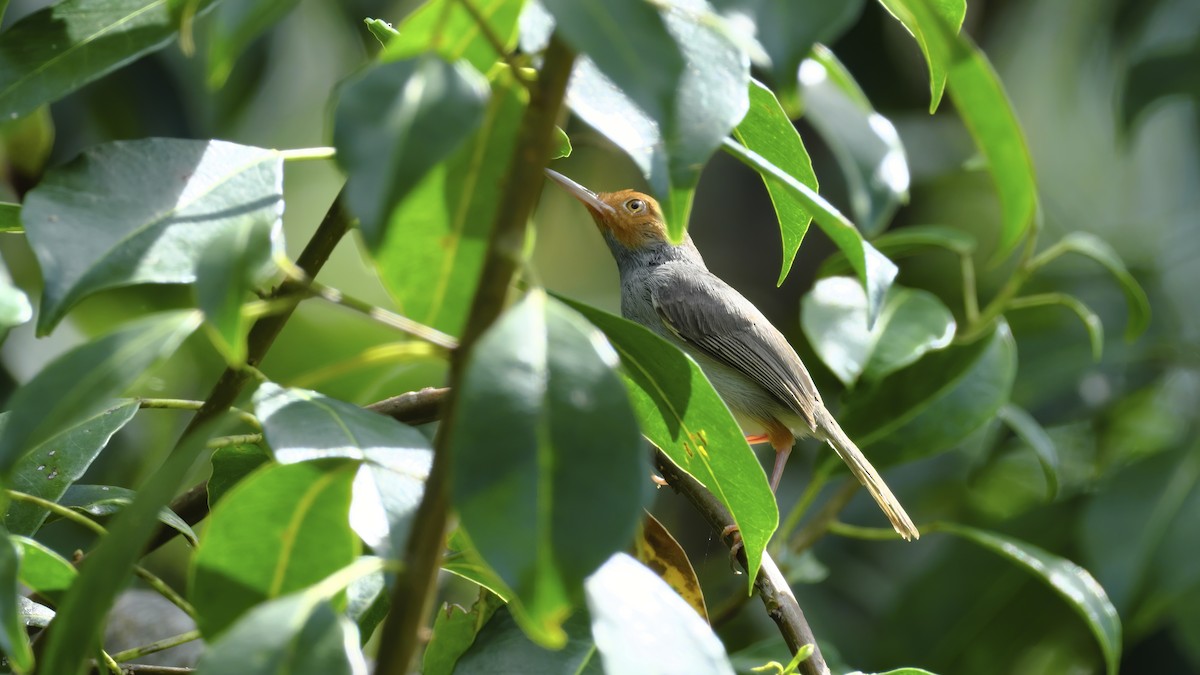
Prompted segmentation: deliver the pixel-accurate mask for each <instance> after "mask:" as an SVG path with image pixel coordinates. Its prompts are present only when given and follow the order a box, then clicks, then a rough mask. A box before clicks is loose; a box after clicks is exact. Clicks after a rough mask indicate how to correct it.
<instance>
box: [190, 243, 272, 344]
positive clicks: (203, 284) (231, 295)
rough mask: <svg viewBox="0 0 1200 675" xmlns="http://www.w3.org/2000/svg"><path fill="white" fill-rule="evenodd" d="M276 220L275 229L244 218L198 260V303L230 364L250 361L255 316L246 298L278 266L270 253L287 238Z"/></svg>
mask: <svg viewBox="0 0 1200 675" xmlns="http://www.w3.org/2000/svg"><path fill="white" fill-rule="evenodd" d="M281 223H282V221H277V226H275V227H272V228H270V229H268V228H265V227H261V226H260V223H256V222H245V223H242V224H241V226H240V227H237V228H236V229H228V230H224V231H222V232H220V233H218V234H217V235H216V236H214V237H213V238H212V239H211V240H210V241H209V242H208V243H207V244H206V245H205V246H204V249H203V250H202V251H201V252H200V256H199V259H198V260H197V261H196V283H195V292H196V306H197V307H198V308H200V310H201V311H203V312H204V316H205V319H207V321H206V322H205V326H206V327H208V329H209V330H208V334H209V336H210V338H211V339H212V342H213V346H215V347H216V348H217V351H218V352H220V353H221V355H222V356H224V357H225V361H226V363H228V364H229V365H231V366H235V367H237V366H241V365H243V364H245V362H246V335H247V333H249V332H250V323H251V322H250V317H249V316H247V315H246V314H245V313H244V312H243V311H242V303H244V302H245V301H246V298H247V296H248V295H249V294H250V292H251V291H252V290H254V289H255V288H256V287H257V286H259V284H260V282H261V281H263V279H264V276H265V274H264V272H266V271H267V270H271V269H273V267H272V266H270V265H269V263H268V259H269V257H270V254H271V251H273V250H278V248H277V246H276V245H275V242H276V241H282V235H281V234H280V232H281V231H280V230H279V229H278V224H281Z"/></svg>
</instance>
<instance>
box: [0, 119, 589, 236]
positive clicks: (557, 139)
mask: <svg viewBox="0 0 1200 675" xmlns="http://www.w3.org/2000/svg"><path fill="white" fill-rule="evenodd" d="M570 156H571V137H570V136H567V132H565V131H563V130H562V127H557V126H556V127H554V149H553V150H551V151H550V159H562V158H563V157H570ZM0 206H3V205H0ZM2 217H3V214H2V213H0V218H2Z"/></svg>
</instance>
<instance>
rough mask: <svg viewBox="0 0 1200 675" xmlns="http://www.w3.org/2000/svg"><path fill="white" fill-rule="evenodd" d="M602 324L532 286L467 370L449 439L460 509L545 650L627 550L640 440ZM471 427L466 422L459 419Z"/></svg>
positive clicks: (639, 474) (557, 641)
mask: <svg viewBox="0 0 1200 675" xmlns="http://www.w3.org/2000/svg"><path fill="white" fill-rule="evenodd" d="M616 365H617V356H616V353H615V352H613V350H612V348H611V347H610V346H609V345H608V344H607V342H606V341H605V340H604V338H603V336H601V335H600V333H599V332H598V331H596V329H595V328H593V327H592V326H591V325H589V324H588V323H587V322H586V321H584V320H583V318H582V317H580V316H579V315H578V314H576V313H575V312H573V311H572V310H570V309H568V308H567V307H565V306H564V305H562V304H561V303H559V302H557V301H552V300H548V299H547V298H546V295H545V293H544V292H543V291H541V290H537V289H535V290H532V291H530V292H529V293H528V294H527V295H526V296H525V298H523V299H522V300H521V301H520V302H518V303H517V304H516V305H514V306H513V307H511V308H510V309H509V310H508V311H507V312H505V313H504V314H503V315H502V316H501V317H500V319H499V320H497V322H496V323H495V324H494V325H493V326H492V327H491V328H489V329H488V330H487V331H486V332H485V333H484V335H483V336H482V337H481V338H480V339H479V342H478V343H477V345H476V346H475V348H474V349H473V350H472V351H471V352H470V355H469V356H468V358H467V362H466V364H465V366H464V371H463V378H462V385H461V386H460V388H459V393H458V401H457V405H456V410H455V415H454V426H453V427H452V430H451V432H450V434H451V435H450V438H451V446H450V452H451V455H450V456H451V462H452V464H451V466H452V467H453V468H452V470H451V475H452V476H453V479H452V482H453V490H452V494H453V496H454V506H455V507H456V508H457V510H458V513H459V516H460V518H461V519H462V524H463V527H465V528H466V529H467V530H468V531H469V532H470V533H471V537H472V540H473V541H474V544H475V546H476V548H477V550H478V551H479V553H480V554H481V555H482V557H483V559H484V560H485V561H486V562H487V564H488V565H489V566H490V567H491V568H492V569H493V570H495V571H496V573H497V574H498V576H499V577H500V578H501V579H503V580H504V582H505V583H506V584H507V585H508V586H509V587H510V588H512V590H513V591H514V593H515V594H516V597H518V598H519V599H520V602H521V604H522V606H523V607H524V609H525V611H526V612H527V614H528V617H529V618H530V619H531V622H532V624H533V625H526V626H524V627H525V628H526V630H527V631H528V632H529V633H530V637H531V638H532V639H533V640H534V641H536V642H539V643H541V644H545V645H548V646H556V647H561V646H562V644H563V642H564V641H565V640H566V634H565V633H563V631H562V621H563V620H564V619H565V618H566V616H567V615H568V614H569V612H570V608H571V606H572V603H573V600H574V599H576V598H578V597H579V596H580V595H581V593H582V584H583V579H584V577H586V576H587V575H588V574H590V573H591V572H592V571H593V570H595V569H596V568H597V567H599V566H600V564H601V563H603V562H604V560H606V559H607V558H608V556H610V555H611V554H612V553H613V552H614V551H619V550H621V549H623V548H624V547H626V546H628V545H629V543H630V542H631V541H632V539H633V535H634V532H635V531H636V529H637V524H638V522H639V521H640V520H641V506H642V501H643V500H642V499H639V498H638V495H646V485H647V484H646V470H647V468H648V466H647V463H646V455H645V444H644V443H643V442H642V440H641V438H640V437H639V434H638V430H637V421H636V419H635V418H634V415H633V410H632V409H631V408H630V405H629V399H628V397H627V395H626V393H625V388H624V387H623V386H622V384H621V381H620V379H619V378H618V377H617V374H616V372H615V367H616ZM464 420H466V421H467V423H464V422H463V421H464Z"/></svg>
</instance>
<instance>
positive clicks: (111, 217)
mask: <svg viewBox="0 0 1200 675" xmlns="http://www.w3.org/2000/svg"><path fill="white" fill-rule="evenodd" d="M282 216H283V159H282V158H281V157H280V155H279V153H278V152H276V151H274V150H264V149H262V148H253V147H249V146H245V145H237V144H235V143H227V142H225V141H192V140H181V139H170V138H151V139H143V140H136V141H114V142H112V143H105V144H103V145H99V146H95V147H93V148H91V149H89V150H87V151H85V152H84V153H83V154H82V155H80V156H79V157H77V158H76V159H74V160H72V161H71V162H69V163H67V164H66V165H64V166H61V167H59V168H57V169H53V170H51V171H49V172H48V173H47V174H46V178H45V179H44V180H43V181H42V182H41V183H40V184H38V186H37V187H36V188H34V189H33V190H31V191H30V192H29V194H28V195H27V196H26V198H25V207H24V210H23V211H22V214H21V218H22V220H23V221H24V223H25V231H26V236H28V238H29V243H30V245H31V246H32V247H33V252H34V254H35V255H36V256H37V259H38V262H39V263H40V264H41V267H42V275H43V278H44V279H45V282H46V287H45V291H44V294H43V296H42V306H41V311H40V312H39V316H38V333H39V334H43V335H44V334H46V333H48V332H49V331H50V329H51V328H53V327H54V326H55V324H57V323H58V322H59V320H60V319H62V317H63V315H64V314H65V313H66V312H67V310H69V309H70V308H71V306H72V305H74V304H75V303H76V302H78V301H79V300H80V299H82V298H83V297H85V296H87V295H90V294H92V293H95V292H97V291H100V290H104V289H108V288H116V287H120V286H130V285H133V284H143V283H156V284H182V283H190V282H192V281H195V280H196V277H197V274H198V273H199V272H200V271H201V270H200V269H199V267H200V264H199V263H200V257H201V255H202V254H203V252H204V250H205V249H206V248H207V247H208V246H209V245H210V244H212V242H214V241H218V240H223V238H224V237H225V236H226V235H229V234H231V233H233V232H242V233H244V234H243V235H242V236H247V237H248V236H253V238H254V241H255V242H256V243H257V244H258V248H256V249H255V250H254V251H253V254H252V255H251V256H250V257H249V258H248V259H245V260H243V261H241V262H243V263H244V264H246V265H247V268H244V269H247V271H248V272H250V273H251V274H253V277H254V278H255V279H256V280H258V281H261V280H262V279H263V278H264V277H265V275H266V274H269V273H270V272H271V271H272V270H273V267H272V265H271V256H272V254H273V253H275V252H276V251H280V252H281V251H282V250H283V235H282V229H281V226H282V220H281V218H282ZM250 232H253V233H255V234H254V235H249V234H245V233H250ZM267 233H269V236H268V235H267ZM268 242H269V245H268V244H267V243H268ZM217 271H219V270H217Z"/></svg>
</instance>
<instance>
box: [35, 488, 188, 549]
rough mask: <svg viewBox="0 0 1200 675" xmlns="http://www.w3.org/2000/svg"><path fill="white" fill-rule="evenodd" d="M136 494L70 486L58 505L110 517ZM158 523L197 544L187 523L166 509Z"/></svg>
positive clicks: (128, 490)
mask: <svg viewBox="0 0 1200 675" xmlns="http://www.w3.org/2000/svg"><path fill="white" fill-rule="evenodd" d="M136 496H137V493H136V492H134V491H133V490H130V489H128V488H123V487H114V486H111V485H78V484H76V485H72V486H70V487H68V488H67V490H66V492H64V493H63V495H62V498H60V499H59V500H58V503H59V504H61V505H63V506H66V507H70V508H72V509H75V510H77V511H82V512H83V513H86V514H88V515H92V516H97V517H104V516H111V515H113V514H114V513H117V512H118V511H120V510H121V509H124V508H125V507H127V506H129V505H130V504H132V503H133V499H134V497H136ZM158 521H159V522H160V523H162V524H163V525H166V526H167V527H169V528H171V529H173V530H175V531H176V532H178V533H180V534H182V535H183V536H184V538H185V539H187V540H188V543H190V544H191V545H192V546H195V545H196V544H197V543H198V540H197V538H196V533H195V532H194V531H193V530H192V526H191V525H188V524H187V521H186V520H184V519H183V518H180V517H179V514H177V513H175V512H174V511H172V510H171V509H169V508H167V507H165V506H164V507H163V508H161V509H159V511H158Z"/></svg>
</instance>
